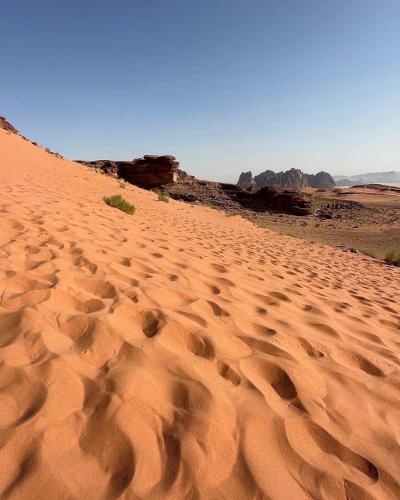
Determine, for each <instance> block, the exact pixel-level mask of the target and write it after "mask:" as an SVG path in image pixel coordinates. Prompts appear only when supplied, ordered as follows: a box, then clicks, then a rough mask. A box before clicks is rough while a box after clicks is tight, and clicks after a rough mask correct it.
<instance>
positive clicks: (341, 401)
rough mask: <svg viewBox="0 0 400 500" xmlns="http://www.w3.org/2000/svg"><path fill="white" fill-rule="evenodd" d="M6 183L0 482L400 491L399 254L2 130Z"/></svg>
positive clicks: (249, 494) (384, 494)
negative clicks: (120, 175)
mask: <svg viewBox="0 0 400 500" xmlns="http://www.w3.org/2000/svg"><path fill="white" fill-rule="evenodd" d="M0 183H1V186H2V194H3V196H2V199H1V200H0V213H1V218H0V229H1V230H0V241H1V245H0V288H1V290H0V400H1V412H0V425H1V428H0V429H1V430H0V440H1V450H0V469H1V471H2V474H1V476H0V494H1V496H2V497H4V498H10V497H11V498H68V499H70V498H95V499H105V498H117V497H120V498H126V499H133V498H144V499H147V498H148V499H154V498H160V499H161V498H187V499H189V498H190V499H192V498H204V499H220V498H235V499H236V498H237V499H243V498H254V499H261V498H272V499H291V500H293V499H310V498H326V499H328V498H335V499H373V498H376V499H382V498H384V499H392V498H393V499H395V498H399V496H400V485H399V481H400V448H399V439H400V405H399V395H400V391H399V390H400V372H399V366H400V357H399V355H400V311H399V297H400V284H399V283H400V280H399V279H400V270H399V269H396V268H391V267H388V266H384V265H382V264H380V263H379V262H377V261H374V260H373V259H370V258H368V257H364V256H362V255H353V254H349V253H344V252H342V251H340V250H338V249H334V248H331V247H328V246H323V245H317V244H314V245H312V244H308V243H305V242H303V241H301V240H297V239H293V238H287V237H283V236H278V235H276V234H274V233H272V232H269V231H266V230H263V229H260V228H257V227H256V226H254V225H252V224H250V223H249V222H247V221H244V220H242V219H240V218H238V217H226V216H225V215H224V214H223V213H222V212H217V211H215V210H210V209H207V208H203V207H195V206H190V205H188V204H184V203H180V202H175V201H173V200H171V201H170V202H169V203H161V202H159V201H158V200H157V196H156V194H155V193H152V192H147V191H142V190H140V189H137V188H135V187H133V186H128V187H127V188H126V189H123V190H122V189H121V188H119V187H118V183H117V181H116V180H114V179H112V178H108V177H105V176H101V175H96V174H95V173H94V172H93V171H90V170H89V169H87V168H85V167H83V166H81V165H78V164H76V163H72V162H68V161H66V160H61V159H58V158H56V157H54V156H51V155H49V154H47V153H46V152H45V151H43V150H42V149H40V148H38V147H35V146H34V145H32V144H30V143H29V142H27V141H24V140H23V139H22V138H20V137H19V136H17V135H12V134H9V133H7V132H6V131H3V130H0ZM117 193H120V194H122V195H123V196H124V198H126V199H127V200H128V201H129V202H131V203H134V205H135V207H136V212H135V214H134V215H132V216H130V215H127V214H124V213H122V212H120V211H118V210H115V209H113V208H111V207H108V206H107V205H106V204H105V203H104V202H103V201H102V200H103V197H104V196H109V195H113V194H117Z"/></svg>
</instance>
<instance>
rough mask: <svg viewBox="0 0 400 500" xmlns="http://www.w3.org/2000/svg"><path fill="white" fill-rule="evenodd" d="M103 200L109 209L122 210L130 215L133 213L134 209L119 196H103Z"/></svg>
mask: <svg viewBox="0 0 400 500" xmlns="http://www.w3.org/2000/svg"><path fill="white" fill-rule="evenodd" d="M103 200H104V201H105V203H107V205H109V206H110V207H114V208H118V209H119V210H122V211H123V212H125V213H127V214H130V215H132V214H133V213H134V212H135V207H134V206H133V205H131V204H130V203H128V202H127V201H126V200H124V199H123V198H122V196H121V195H120V194H115V195H114V196H105V197H104V198H103Z"/></svg>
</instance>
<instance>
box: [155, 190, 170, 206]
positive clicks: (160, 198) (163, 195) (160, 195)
mask: <svg viewBox="0 0 400 500" xmlns="http://www.w3.org/2000/svg"><path fill="white" fill-rule="evenodd" d="M157 195H158V201H164V202H165V203H168V202H169V195H168V193H163V192H162V191H157Z"/></svg>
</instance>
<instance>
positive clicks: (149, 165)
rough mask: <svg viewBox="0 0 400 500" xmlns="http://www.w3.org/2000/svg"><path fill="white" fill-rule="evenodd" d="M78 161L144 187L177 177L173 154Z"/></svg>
mask: <svg viewBox="0 0 400 500" xmlns="http://www.w3.org/2000/svg"><path fill="white" fill-rule="evenodd" d="M78 163H82V164H83V165H87V166H88V167H92V168H95V169H96V170H101V171H102V172H103V173H105V174H108V175H112V176H114V177H120V178H121V179H124V180H126V181H127V182H130V183H131V184H135V186H139V187H141V188H145V189H154V188H160V187H162V186H164V185H165V184H169V183H171V182H172V183H173V182H175V181H176V179H177V171H178V169H179V163H178V162H177V161H176V160H175V157H174V156H169V155H162V156H157V155H145V156H144V157H143V158H136V159H135V160H132V161H112V160H96V161H82V160H78Z"/></svg>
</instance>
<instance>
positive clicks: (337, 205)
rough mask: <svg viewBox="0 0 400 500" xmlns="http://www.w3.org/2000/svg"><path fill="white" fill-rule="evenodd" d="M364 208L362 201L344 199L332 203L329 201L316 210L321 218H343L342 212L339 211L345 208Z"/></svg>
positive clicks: (316, 213)
mask: <svg viewBox="0 0 400 500" xmlns="http://www.w3.org/2000/svg"><path fill="white" fill-rule="evenodd" d="M360 208H363V205H362V203H360V202H359V201H352V200H343V201H334V202H332V203H327V204H326V205H323V206H322V207H321V208H319V209H318V210H316V212H315V215H316V216H317V217H318V218H320V219H334V218H337V219H341V218H342V214H341V213H338V212H341V211H344V210H347V211H349V210H354V209H360Z"/></svg>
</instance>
